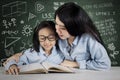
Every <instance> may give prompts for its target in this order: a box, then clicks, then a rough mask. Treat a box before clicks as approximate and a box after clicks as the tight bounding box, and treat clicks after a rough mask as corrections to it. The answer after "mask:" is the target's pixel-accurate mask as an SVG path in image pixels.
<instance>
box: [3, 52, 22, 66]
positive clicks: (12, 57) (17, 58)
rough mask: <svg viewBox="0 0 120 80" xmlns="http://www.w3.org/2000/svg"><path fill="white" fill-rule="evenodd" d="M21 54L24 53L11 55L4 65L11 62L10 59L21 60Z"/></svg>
mask: <svg viewBox="0 0 120 80" xmlns="http://www.w3.org/2000/svg"><path fill="white" fill-rule="evenodd" d="M20 56H22V53H16V54H14V55H13V56H11V57H9V58H8V59H7V60H6V61H5V62H4V63H3V65H5V64H6V63H7V62H9V61H10V60H15V61H16V62H18V61H19V58H20Z"/></svg>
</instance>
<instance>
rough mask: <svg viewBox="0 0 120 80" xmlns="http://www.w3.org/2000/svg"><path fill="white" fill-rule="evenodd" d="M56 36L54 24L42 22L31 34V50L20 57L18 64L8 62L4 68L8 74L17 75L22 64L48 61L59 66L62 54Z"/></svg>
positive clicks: (12, 61)
mask: <svg viewBox="0 0 120 80" xmlns="http://www.w3.org/2000/svg"><path fill="white" fill-rule="evenodd" d="M57 39H58V36H57V34H56V31H55V24H54V23H53V22H52V21H43V22H41V23H40V24H39V25H38V26H37V27H36V28H35V29H34V34H33V48H30V49H27V50H26V51H25V52H24V54H23V55H22V56H21V57H20V60H19V62H18V63H16V62H15V61H14V60H9V61H8V62H7V63H6V64H5V65H4V66H5V69H6V70H7V72H8V73H9V74H18V72H19V70H18V66H19V65H23V64H26V65H27V64H31V63H41V62H44V61H48V62H51V63H54V64H60V63H61V62H62V61H63V56H62V55H61V54H62V53H61V52H60V51H59V48H58V45H57Z"/></svg>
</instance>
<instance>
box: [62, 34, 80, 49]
mask: <svg viewBox="0 0 120 80" xmlns="http://www.w3.org/2000/svg"><path fill="white" fill-rule="evenodd" d="M78 39H79V37H78V36H77V37H75V39H74V41H73V42H72V45H71V46H72V47H73V46H76V45H77V44H78ZM62 45H63V47H68V46H69V44H68V42H67V39H65V40H62Z"/></svg>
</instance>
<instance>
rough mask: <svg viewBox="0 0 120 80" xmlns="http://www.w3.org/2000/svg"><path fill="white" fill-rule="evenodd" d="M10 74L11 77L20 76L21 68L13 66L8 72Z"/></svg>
mask: <svg viewBox="0 0 120 80" xmlns="http://www.w3.org/2000/svg"><path fill="white" fill-rule="evenodd" d="M7 73H8V74H11V75H18V74H19V68H18V67H17V65H15V64H13V65H11V66H10V68H9V70H7Z"/></svg>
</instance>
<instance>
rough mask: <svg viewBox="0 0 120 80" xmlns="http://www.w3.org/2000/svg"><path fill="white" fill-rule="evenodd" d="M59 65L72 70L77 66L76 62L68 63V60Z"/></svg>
mask: <svg viewBox="0 0 120 80" xmlns="http://www.w3.org/2000/svg"><path fill="white" fill-rule="evenodd" d="M60 65H62V66H66V67H72V68H77V67H79V65H78V64H77V62H74V61H70V60H64V61H63V62H62V63H61V64H60Z"/></svg>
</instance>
